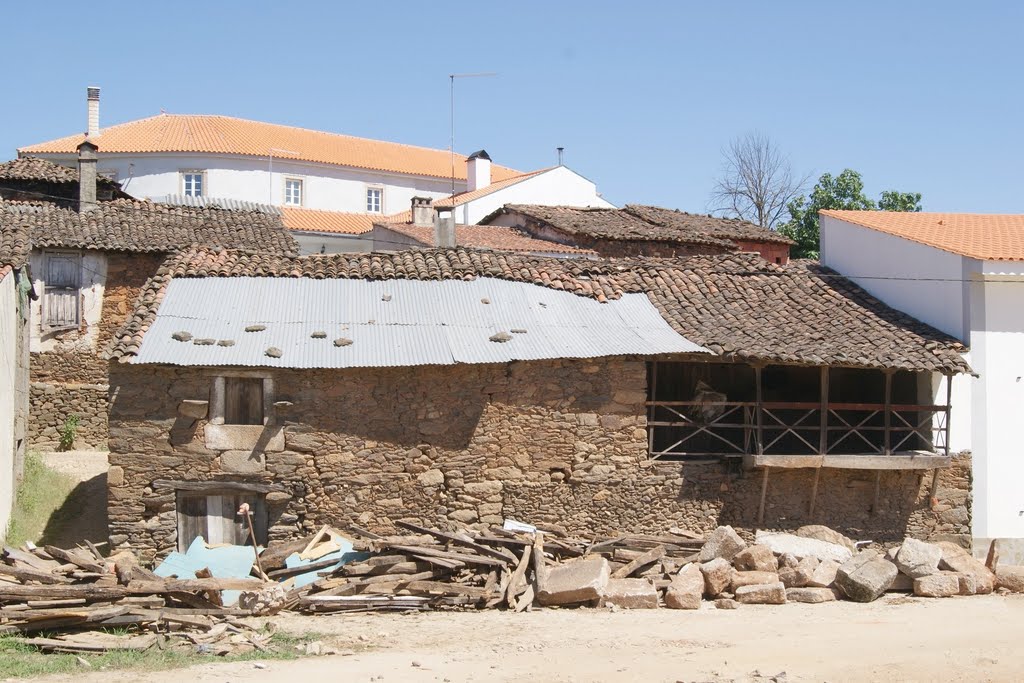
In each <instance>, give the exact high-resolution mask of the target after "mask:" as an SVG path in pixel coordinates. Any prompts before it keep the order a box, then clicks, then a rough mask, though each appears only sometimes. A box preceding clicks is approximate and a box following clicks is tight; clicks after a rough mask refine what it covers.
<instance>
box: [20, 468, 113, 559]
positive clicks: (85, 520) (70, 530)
mask: <svg viewBox="0 0 1024 683" xmlns="http://www.w3.org/2000/svg"><path fill="white" fill-rule="evenodd" d="M86 540H89V541H92V542H93V543H99V542H100V541H106V540H107V474H106V472H104V473H103V474H97V475H96V476H95V477H93V478H91V479H86V480H85V481H83V482H80V483H79V484H78V485H76V486H75V488H74V489H72V491H71V493H70V494H69V495H68V497H67V498H65V499H64V504H63V505H61V506H60V507H59V508H57V509H56V510H54V511H53V514H51V515H50V518H49V519H48V520H46V527H45V528H44V529H43V533H42V536H40V538H39V541H38V542H37V545H55V546H57V547H60V548H74V547H75V546H76V545H78V544H80V543H84V542H85V541H86Z"/></svg>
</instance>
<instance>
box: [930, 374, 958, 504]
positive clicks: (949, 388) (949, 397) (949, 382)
mask: <svg viewBox="0 0 1024 683" xmlns="http://www.w3.org/2000/svg"><path fill="white" fill-rule="evenodd" d="M952 403H953V375H946V443H945V444H944V446H945V451H946V455H947V456H948V455H949V428H950V424H949V421H950V419H951V418H952V417H953V415H952V413H953V405H952ZM933 447H934V444H933ZM932 497H933V498H934V495H933V496H932Z"/></svg>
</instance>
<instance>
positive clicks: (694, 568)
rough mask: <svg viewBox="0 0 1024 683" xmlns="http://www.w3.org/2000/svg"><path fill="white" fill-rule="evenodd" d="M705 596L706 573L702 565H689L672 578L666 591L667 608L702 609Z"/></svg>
mask: <svg viewBox="0 0 1024 683" xmlns="http://www.w3.org/2000/svg"><path fill="white" fill-rule="evenodd" d="M723 562H724V560H723ZM703 594H704V573H703V572H702V571H701V567H700V565H697V564H688V565H686V566H685V567H683V568H682V569H680V570H679V573H677V574H676V575H675V576H674V577H672V583H671V584H670V585H669V587H668V590H666V591H665V606H666V607H671V608H672V609H700V600H701V596H703Z"/></svg>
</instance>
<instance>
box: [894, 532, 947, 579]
mask: <svg viewBox="0 0 1024 683" xmlns="http://www.w3.org/2000/svg"><path fill="white" fill-rule="evenodd" d="M941 559H942V548H940V547H939V546H937V545H932V544H931V543H925V542H924V541H919V540H917V539H916V538H908V539H906V540H905V541H903V545H901V546H900V549H899V551H898V552H897V553H896V557H895V558H894V561H895V562H896V566H897V567H898V568H899V570H900V571H901V572H903V573H904V574H906V575H907V576H909V577H911V578H914V579H917V578H920V577H922V576H928V575H929V574H934V573H935V572H937V571H939V560H941Z"/></svg>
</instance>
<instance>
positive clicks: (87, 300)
mask: <svg viewBox="0 0 1024 683" xmlns="http://www.w3.org/2000/svg"><path fill="white" fill-rule="evenodd" d="M54 251H67V250H59V249H58V250H54ZM80 253H81V255H82V256H81V264H82V266H81V267H82V270H81V274H80V276H79V282H80V283H81V298H80V299H79V304H78V305H79V306H81V311H80V317H81V320H82V322H83V324H84V333H83V334H81V335H61V338H60V339H59V340H58V339H57V338H56V335H54V334H52V333H49V332H47V330H46V329H44V328H43V308H42V307H43V300H44V298H45V296H46V295H45V292H46V289H45V287H46V283H45V281H44V279H43V278H45V277H46V259H45V256H44V252H43V251H42V250H37V249H33V250H32V253H31V255H30V256H29V265H30V268H31V270H32V284H33V286H34V287H35V290H36V292H37V293H38V294H39V298H37V299H36V300H35V301H33V302H32V305H31V321H32V323H31V325H30V333H29V349H30V351H31V352H32V353H40V352H47V351H55V350H57V349H58V348H59V349H63V350H69V351H70V350H80V351H85V352H89V351H92V350H94V349H95V347H96V335H97V332H98V330H97V327H96V326H97V324H98V323H99V321H100V314H101V313H102V311H103V288H104V284H105V283H106V280H107V255H106V254H105V253H104V252H101V251H83V252H80Z"/></svg>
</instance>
